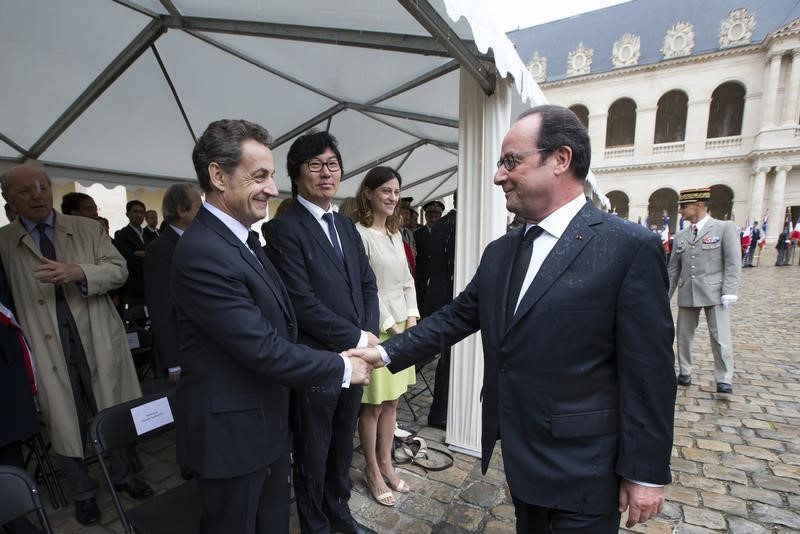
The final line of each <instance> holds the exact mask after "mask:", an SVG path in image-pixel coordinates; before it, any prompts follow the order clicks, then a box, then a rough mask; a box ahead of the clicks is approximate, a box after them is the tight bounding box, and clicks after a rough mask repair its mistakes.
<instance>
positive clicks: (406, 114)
mask: <svg viewBox="0 0 800 534" xmlns="http://www.w3.org/2000/svg"><path fill="white" fill-rule="evenodd" d="M345 105H346V106H347V107H348V109H352V110H355V111H363V112H366V113H377V114H378V115H388V116H389V117H397V118H400V119H410V120H414V121H417V122H427V123H430V124H436V125H438V126H446V127H448V128H456V129H458V120H456V119H447V118H445V117H437V116H435V115H426V114H424V113H414V112H413V111H399V110H394V109H389V108H382V107H379V106H366V105H364V104H357V103H355V102H345Z"/></svg>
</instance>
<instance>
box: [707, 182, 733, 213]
mask: <svg viewBox="0 0 800 534" xmlns="http://www.w3.org/2000/svg"><path fill="white" fill-rule="evenodd" d="M732 211H733V189H731V188H730V187H728V186H727V185H712V186H711V199H710V200H709V201H708V213H710V214H711V216H712V217H714V218H715V219H719V220H721V221H729V220H730V219H731V212H732Z"/></svg>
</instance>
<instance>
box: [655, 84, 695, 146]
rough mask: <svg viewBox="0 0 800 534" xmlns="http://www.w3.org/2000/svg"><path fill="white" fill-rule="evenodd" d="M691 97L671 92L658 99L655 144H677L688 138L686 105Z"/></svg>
mask: <svg viewBox="0 0 800 534" xmlns="http://www.w3.org/2000/svg"><path fill="white" fill-rule="evenodd" d="M688 102H689V97H688V96H686V93H684V92H683V91H678V90H674V91H669V92H668V93H664V94H663V95H662V96H661V98H659V99H658V111H656V132H655V135H654V136H653V143H656V144H658V143H676V142H678V141H683V140H684V139H685V138H686V105H687V103H688Z"/></svg>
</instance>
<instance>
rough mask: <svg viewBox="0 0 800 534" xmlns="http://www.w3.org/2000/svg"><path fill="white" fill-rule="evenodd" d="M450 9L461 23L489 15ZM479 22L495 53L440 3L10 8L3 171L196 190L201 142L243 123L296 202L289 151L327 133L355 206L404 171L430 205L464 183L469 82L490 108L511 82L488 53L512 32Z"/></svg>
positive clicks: (181, 1) (301, 1) (92, 1)
mask: <svg viewBox="0 0 800 534" xmlns="http://www.w3.org/2000/svg"><path fill="white" fill-rule="evenodd" d="M448 4H449V5H448V6H447V7H448V8H450V9H451V11H453V12H454V13H456V16H457V15H458V14H460V13H461V12H466V13H467V14H468V15H469V14H470V11H471V10H472V11H473V12H474V10H475V9H476V5H475V4H480V3H479V2H473V3H470V2H464V1H461V2H456V1H453V2H448ZM450 4H452V5H450ZM477 8H478V9H480V6H477ZM473 19H478V20H479V21H480V22H481V24H482V28H483V29H482V30H481V31H483V33H484V34H486V35H488V36H489V37H484V40H488V41H490V42H488V43H486V44H484V48H483V53H482V52H480V51H478V48H477V46H476V44H475V43H474V42H473V41H472V39H473V35H472V30H471V28H470V25H469V24H468V23H467V22H466V20H465V19H464V18H461V19H460V22H452V21H451V20H450V18H449V17H448V16H447V14H446V7H445V6H444V5H443V4H442V3H441V2H435V1H434V2H432V3H431V4H428V3H427V2H424V1H423V2H419V1H416V0H414V1H412V0H401V1H400V2H392V1H388V0H384V1H381V2H376V1H375V0H348V1H346V2H335V3H332V2H328V1H324V0H297V1H294V2H290V3H283V2H280V3H279V2H276V1H266V0H262V1H258V0H228V1H226V2H218V1H215V0H161V1H157V0H118V1H116V2H114V1H111V0H76V1H72V2H60V1H53V0H49V1H48V0H8V1H6V2H3V7H2V17H0V35H2V43H3V47H2V50H0V57H2V63H3V67H4V68H3V72H4V75H3V77H2V78H1V79H0V94H2V95H3V98H2V101H0V141H2V142H0V158H2V159H1V160H0V165H2V166H4V167H8V166H9V165H11V164H12V163H13V162H17V161H22V160H28V159H33V160H38V161H40V162H42V163H44V164H45V166H46V167H47V168H48V170H49V171H50V173H51V175H53V176H54V177H60V178H68V179H80V180H81V181H82V182H84V183H86V182H100V183H105V184H124V185H128V186H142V185H144V186H166V185H169V184H171V183H175V182H180V181H192V180H194V170H193V168H192V166H191V160H190V157H189V155H190V153H191V149H192V146H193V144H194V138H195V137H196V136H197V135H199V134H200V133H202V131H203V130H204V129H205V127H206V125H207V124H208V123H209V122H211V121H213V120H216V119H218V118H222V117H229V118H238V117H241V118H247V119H248V120H252V121H255V122H258V123H260V124H263V125H264V126H266V127H267V128H268V129H269V130H270V132H271V133H272V134H273V136H274V137H275V140H276V143H275V147H274V150H275V158H276V163H277V164H278V165H279V169H278V170H279V172H278V187H279V189H280V190H281V191H282V192H284V193H288V191H289V188H290V184H289V180H288V177H287V175H286V173H285V171H284V170H283V169H282V162H284V161H285V154H286V151H287V150H288V147H289V145H290V144H291V141H292V140H293V139H294V137H296V136H297V135H299V134H300V133H302V132H304V131H305V130H307V129H308V128H311V127H316V128H328V129H330V131H331V132H332V133H333V134H334V135H336V136H337V138H338V139H339V142H340V145H341V149H342V152H343V159H344V164H345V171H346V174H345V176H344V180H343V184H342V187H341V189H340V192H339V196H340V197H344V196H349V195H352V194H353V193H354V192H355V190H356V188H357V186H358V184H359V182H360V179H361V178H362V177H363V174H364V172H366V170H368V169H369V168H370V167H371V166H373V165H375V164H376V163H378V162H384V163H386V164H387V165H393V166H395V167H399V168H400V172H401V174H403V176H404V181H405V183H404V194H405V195H408V196H413V197H414V198H415V199H416V202H417V203H420V202H422V201H423V199H426V198H428V197H432V195H436V196H443V195H446V194H449V193H451V192H452V191H453V190H454V189H455V184H456V183H457V178H458V177H457V153H458V122H459V116H458V114H459V109H458V102H459V99H458V96H457V95H458V80H459V77H460V74H461V72H462V70H461V69H464V71H463V72H467V73H469V75H471V76H473V78H475V79H476V80H478V83H479V85H480V86H481V87H482V89H483V90H484V92H485V93H486V94H491V93H492V92H493V91H494V87H495V83H496V81H495V80H496V78H495V77H496V74H497V73H496V71H495V68H494V66H493V65H492V62H493V55H489V54H487V52H488V46H490V45H492V43H491V39H492V37H491V34H492V32H493V31H494V33H495V34H500V35H502V32H501V31H497V30H496V29H494V28H492V27H487V21H491V17H487V16H486V14H485V13H481V14H479V16H475V17H473ZM487 28H488V29H487ZM503 37H504V36H503ZM503 44H506V43H503ZM506 46H510V43H507V44H506ZM495 47H497V46H496V45H495ZM512 52H513V49H512ZM512 56H514V57H515V56H516V53H515V52H514V53H513V54H512ZM454 57H455V58H456V59H454ZM505 61H506V62H508V60H505ZM516 61H517V62H518V65H516V67H517V68H518V70H519V69H520V67H521V70H522V71H524V67H523V66H522V63H521V61H519V58H518V57H516ZM506 68H507V67H506ZM503 74H505V72H504V73H503ZM515 74H518V73H515ZM517 78H520V76H517ZM520 79H521V78H520ZM528 83H529V84H530V85H531V87H535V84H534V83H533V82H532V81H529V82H528Z"/></svg>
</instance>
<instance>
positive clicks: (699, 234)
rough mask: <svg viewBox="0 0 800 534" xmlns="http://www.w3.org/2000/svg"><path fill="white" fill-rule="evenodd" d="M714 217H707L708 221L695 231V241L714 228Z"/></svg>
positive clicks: (700, 239)
mask: <svg viewBox="0 0 800 534" xmlns="http://www.w3.org/2000/svg"><path fill="white" fill-rule="evenodd" d="M714 222H715V221H714V219H709V220H708V222H707V223H706V224H705V225H704V226H703V229H702V230H700V231H698V232H697V239H696V240H695V242H697V241H702V239H703V238H704V237H705V235H706V234H708V233H710V232H711V231H712V230H713V229H714Z"/></svg>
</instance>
